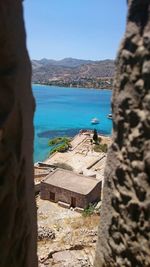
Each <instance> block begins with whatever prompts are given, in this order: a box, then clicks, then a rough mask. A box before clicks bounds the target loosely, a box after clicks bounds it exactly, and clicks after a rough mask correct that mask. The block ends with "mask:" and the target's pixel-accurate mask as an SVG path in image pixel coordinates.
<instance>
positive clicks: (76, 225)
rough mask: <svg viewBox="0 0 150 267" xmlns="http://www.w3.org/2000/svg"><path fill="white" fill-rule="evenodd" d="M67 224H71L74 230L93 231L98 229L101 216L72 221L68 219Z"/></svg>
mask: <svg viewBox="0 0 150 267" xmlns="http://www.w3.org/2000/svg"><path fill="white" fill-rule="evenodd" d="M65 223H67V224H69V225H70V226H71V228H72V230H75V229H80V228H82V227H84V228H88V229H93V228H94V227H97V226H98V224H99V216H98V215H95V214H93V215H92V216H87V217H80V218H75V219H71V220H69V219H66V220H65Z"/></svg>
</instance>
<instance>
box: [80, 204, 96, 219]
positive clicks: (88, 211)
mask: <svg viewBox="0 0 150 267" xmlns="http://www.w3.org/2000/svg"><path fill="white" fill-rule="evenodd" d="M94 210H95V205H94V204H92V203H90V204H89V205H88V207H87V208H85V209H84V211H83V213H82V215H83V216H84V217H86V216H91V215H92V214H93V213H94Z"/></svg>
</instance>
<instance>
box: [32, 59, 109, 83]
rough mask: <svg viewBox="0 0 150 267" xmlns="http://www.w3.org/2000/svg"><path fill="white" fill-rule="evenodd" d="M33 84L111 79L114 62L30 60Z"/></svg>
mask: <svg viewBox="0 0 150 267" xmlns="http://www.w3.org/2000/svg"><path fill="white" fill-rule="evenodd" d="M32 70H33V76H32V80H33V82H41V83H47V82H49V81H54V80H57V81H63V82H73V81H77V80H80V79H93V80H94V79H98V78H103V77H108V78H111V77H113V75H114V60H109V59H107V60H100V61H92V60H83V59H75V58H64V59H62V60H52V59H46V58H43V59H41V60H32Z"/></svg>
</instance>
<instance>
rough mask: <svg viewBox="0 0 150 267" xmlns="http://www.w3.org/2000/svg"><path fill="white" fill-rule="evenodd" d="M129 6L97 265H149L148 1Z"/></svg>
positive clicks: (116, 88)
mask: <svg viewBox="0 0 150 267" xmlns="http://www.w3.org/2000/svg"><path fill="white" fill-rule="evenodd" d="M128 6H129V10H128V19H127V28H126V33H125V37H124V40H123V42H122V44H121V48H120V51H119V54H118V57H117V67H116V76H115V81H114V92H113V99H112V108H113V129H114V133H113V144H112V146H111V148H110V150H109V155H108V160H107V166H106V170H105V185H104V198H103V203H102V210H101V223H100V227H99V239H98V243H97V252H96V259H95V267H102V266H103V267H106V266H107V267H119V266H120V267H131V266H132V267H148V266H150V1H149V0H145V1H143V0H129V1H128Z"/></svg>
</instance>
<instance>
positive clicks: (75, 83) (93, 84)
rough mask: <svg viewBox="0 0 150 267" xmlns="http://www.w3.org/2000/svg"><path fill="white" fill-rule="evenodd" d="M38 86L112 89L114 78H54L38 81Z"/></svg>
mask: <svg viewBox="0 0 150 267" xmlns="http://www.w3.org/2000/svg"><path fill="white" fill-rule="evenodd" d="M36 84H43V85H51V86H60V87H77V88H80V87H84V88H96V89H112V86H113V78H108V77H107V78H104V77H102V78H94V79H92V78H88V77H83V78H79V79H75V80H71V79H65V78H53V79H49V80H48V81H46V80H45V81H44V80H38V81H36Z"/></svg>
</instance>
